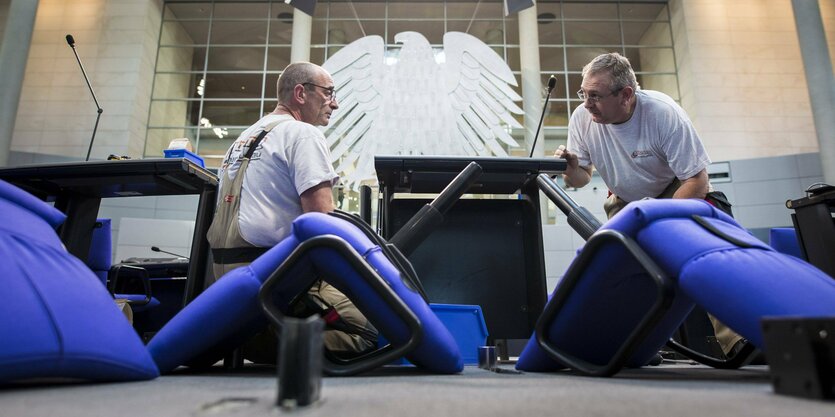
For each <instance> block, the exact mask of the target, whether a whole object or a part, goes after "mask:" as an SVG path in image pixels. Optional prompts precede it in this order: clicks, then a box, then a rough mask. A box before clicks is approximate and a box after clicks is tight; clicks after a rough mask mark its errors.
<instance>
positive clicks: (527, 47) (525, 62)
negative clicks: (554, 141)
mask: <svg viewBox="0 0 835 417" xmlns="http://www.w3.org/2000/svg"><path fill="white" fill-rule="evenodd" d="M538 26H539V25H538V24H537V23H536V6H533V7H529V8H527V9H525V10H522V11H521V12H519V61H520V64H521V67H522V100H523V103H524V105H523V106H522V110H524V111H525V145H526V148H527V153H528V154H530V150H531V145H533V140H534V137H533V136H534V135H535V134H536V126H537V124H538V123H539V117H540V113H541V112H542V78H541V76H540V74H539V28H538ZM542 142H543V140H542V138H540V139H539V140H537V141H536V150H534V153H533V155H534V156H542V153H543V149H545V148H544V146H543V143H542Z"/></svg>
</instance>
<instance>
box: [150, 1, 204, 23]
mask: <svg viewBox="0 0 835 417" xmlns="http://www.w3.org/2000/svg"><path fill="white" fill-rule="evenodd" d="M211 13H212V3H209V2H206V3H191V2H188V3H174V2H169V3H166V4H165V12H164V13H163V15H162V18H163V19H165V20H172V19H208V18H209V16H210V15H211Z"/></svg>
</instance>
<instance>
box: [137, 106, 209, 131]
mask: <svg viewBox="0 0 835 417" xmlns="http://www.w3.org/2000/svg"><path fill="white" fill-rule="evenodd" d="M199 113H200V101H199V100H154V101H152V102H151V111H150V116H149V117H148V126H149V127H172V126H197V121H198V119H199V117H198V115H199Z"/></svg>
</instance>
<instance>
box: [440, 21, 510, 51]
mask: <svg viewBox="0 0 835 417" xmlns="http://www.w3.org/2000/svg"><path fill="white" fill-rule="evenodd" d="M468 29H469V30H468ZM447 31H449V32H464V33H467V34H470V35H473V36H475V37H476V38H478V39H480V40H481V41H482V42H484V43H486V44H487V45H504V44H505V32H504V23H503V22H502V21H501V20H476V21H472V22H470V21H469V20H450V21H449V22H447Z"/></svg>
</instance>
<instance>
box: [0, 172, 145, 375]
mask: <svg viewBox="0 0 835 417" xmlns="http://www.w3.org/2000/svg"><path fill="white" fill-rule="evenodd" d="M3 184H5V183H2V184H0V185H3ZM8 187H10V186H8V184H5V186H0V217H2V218H3V219H4V221H3V222H2V225H3V226H2V227H0V259H3V262H4V267H3V290H2V291H0V340H2V343H0V383H4V382H11V381H20V380H29V379H33V378H37V379H40V378H70V379H80V380H93V381H125V380H142V379H151V378H154V377H156V376H158V375H159V371H158V370H157V367H156V365H155V364H154V362H153V360H152V358H151V356H150V355H149V354H148V351H147V350H146V349H145V346H144V345H143V344H142V341H141V340H140V338H139V336H138V335H137V334H136V332H135V331H134V330H133V328H131V326H130V324H129V323H128V321H127V320H126V319H125V317H124V315H122V313H121V312H120V311H119V309H118V308H117V307H116V304H115V303H114V301H113V298H112V297H111V296H110V294H109V293H108V292H107V290H106V289H105V288H104V286H103V285H101V282H100V281H99V280H98V278H97V277H96V276H95V275H94V274H93V272H92V271H90V269H88V268H87V267H86V266H85V265H84V264H83V263H82V262H81V261H80V260H78V259H77V258H75V257H74V256H72V255H70V254H69V253H67V251H66V250H65V249H64V248H63V247H62V246H61V244H60V240H58V237H57V236H56V235H55V232H54V230H53V227H54V226H56V225H57V224H56V223H55V222H56V221H57V220H59V219H61V218H62V216H63V215H62V214H60V213H59V212H58V213H56V212H57V210H55V209H54V208H52V207H49V206H47V205H46V204H44V203H43V202H41V201H39V200H37V199H34V198H25V197H22V196H20V195H17V193H15V191H18V192H19V191H20V190H16V189H15V190H12V198H8V197H9V191H10V189H9V188H8ZM30 197H31V196H30ZM21 204H23V205H21ZM30 205H31V206H30ZM30 208H32V210H30ZM53 210H54V212H53ZM8 219H12V221H7V220H8ZM33 234H34V235H35V236H33ZM38 234H40V235H38Z"/></svg>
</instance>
